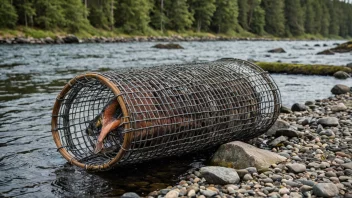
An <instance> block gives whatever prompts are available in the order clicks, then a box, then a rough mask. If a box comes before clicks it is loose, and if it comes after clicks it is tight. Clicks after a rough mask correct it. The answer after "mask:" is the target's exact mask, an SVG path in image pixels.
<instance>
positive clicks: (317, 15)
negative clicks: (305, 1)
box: [312, 0, 323, 34]
mask: <svg viewBox="0 0 352 198" xmlns="http://www.w3.org/2000/svg"><path fill="white" fill-rule="evenodd" d="M313 11H314V20H313V31H312V33H313V34H319V33H321V18H322V17H323V9H322V6H321V0H314V1H313Z"/></svg>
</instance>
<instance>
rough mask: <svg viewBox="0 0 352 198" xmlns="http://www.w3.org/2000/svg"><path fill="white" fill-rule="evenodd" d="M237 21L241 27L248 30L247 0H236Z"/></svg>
mask: <svg viewBox="0 0 352 198" xmlns="http://www.w3.org/2000/svg"><path fill="white" fill-rule="evenodd" d="M238 10H239V13H238V22H239V24H240V25H241V26H242V28H243V29H245V30H249V25H248V15H247V14H248V10H249V5H248V1H247V0H238Z"/></svg>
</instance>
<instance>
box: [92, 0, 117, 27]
mask: <svg viewBox="0 0 352 198" xmlns="http://www.w3.org/2000/svg"><path fill="white" fill-rule="evenodd" d="M87 7H88V10H89V15H88V20H89V22H90V24H91V25H92V26H94V27H97V28H104V29H108V28H109V25H110V23H111V19H110V3H109V1H103V0H90V1H89V2H87Z"/></svg>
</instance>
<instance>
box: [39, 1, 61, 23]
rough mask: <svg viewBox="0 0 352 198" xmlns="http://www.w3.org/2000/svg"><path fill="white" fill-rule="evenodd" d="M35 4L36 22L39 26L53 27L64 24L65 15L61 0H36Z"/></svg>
mask: <svg viewBox="0 0 352 198" xmlns="http://www.w3.org/2000/svg"><path fill="white" fill-rule="evenodd" d="M33 6H34V9H35V10H36V16H35V18H34V24H35V25H37V26H38V27H40V28H44V29H52V28H56V27H58V26H61V27H62V26H64V24H65V16H64V14H63V11H64V10H63V9H62V7H61V0H50V1H47V0H36V1H35V2H34V5H33Z"/></svg>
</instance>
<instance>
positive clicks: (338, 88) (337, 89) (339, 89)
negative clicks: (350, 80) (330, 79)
mask: <svg viewBox="0 0 352 198" xmlns="http://www.w3.org/2000/svg"><path fill="white" fill-rule="evenodd" d="M350 90H351V88H350V87H348V86H346V85H341V84H337V85H335V86H334V87H333V88H332V89H331V93H332V94H335V95H340V94H345V93H348V92H350Z"/></svg>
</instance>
